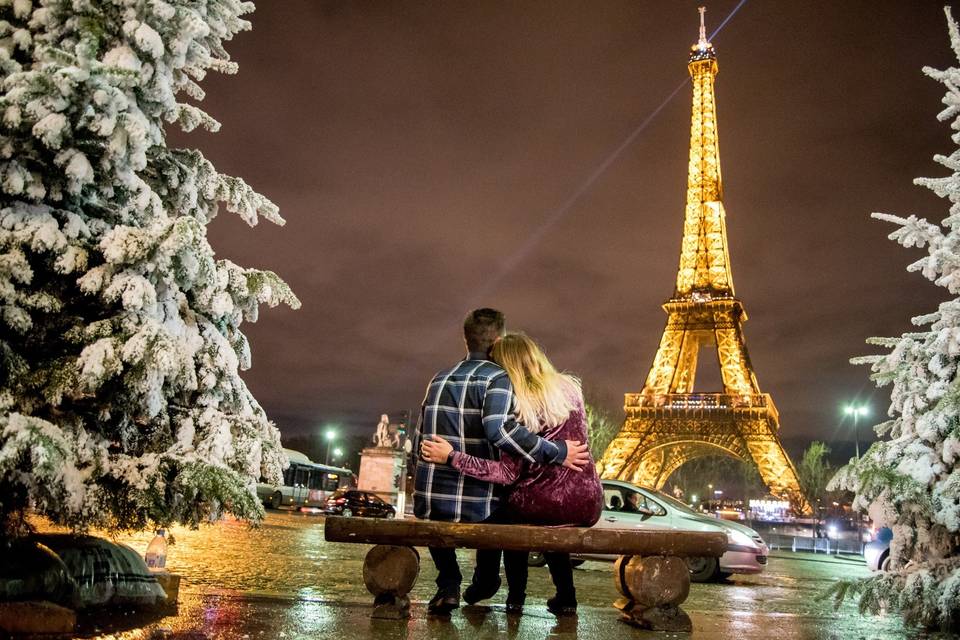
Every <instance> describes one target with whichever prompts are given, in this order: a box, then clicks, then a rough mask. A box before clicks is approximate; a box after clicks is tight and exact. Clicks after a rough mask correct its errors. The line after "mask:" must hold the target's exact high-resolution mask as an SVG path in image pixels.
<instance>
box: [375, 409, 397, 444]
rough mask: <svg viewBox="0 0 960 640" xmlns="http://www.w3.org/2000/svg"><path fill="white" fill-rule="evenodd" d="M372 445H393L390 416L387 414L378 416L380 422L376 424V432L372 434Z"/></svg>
mask: <svg viewBox="0 0 960 640" xmlns="http://www.w3.org/2000/svg"><path fill="white" fill-rule="evenodd" d="M373 445H374V446H375V447H393V446H394V445H393V438H392V437H391V436H390V417H389V416H387V414H385V413H384V414H383V415H381V416H380V422H379V423H378V424H377V432H376V433H375V434H373Z"/></svg>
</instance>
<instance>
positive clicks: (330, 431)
mask: <svg viewBox="0 0 960 640" xmlns="http://www.w3.org/2000/svg"><path fill="white" fill-rule="evenodd" d="M323 438H324V439H325V440H326V441H327V456H326V458H324V464H330V447H331V446H333V441H334V440H336V439H337V430H336V429H334V428H333V427H327V430H326V431H325V432H324V434H323Z"/></svg>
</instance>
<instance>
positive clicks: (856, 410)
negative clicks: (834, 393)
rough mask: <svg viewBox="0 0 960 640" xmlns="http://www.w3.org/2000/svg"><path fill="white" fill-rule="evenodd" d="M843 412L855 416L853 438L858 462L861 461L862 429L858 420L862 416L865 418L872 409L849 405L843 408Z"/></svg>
mask: <svg viewBox="0 0 960 640" xmlns="http://www.w3.org/2000/svg"><path fill="white" fill-rule="evenodd" d="M843 412H844V413H845V414H847V415H848V416H853V438H854V441H855V442H856V447H857V462H859V461H860V429H859V428H858V426H857V422H858V420H857V419H858V418H859V417H860V416H865V415H867V414H868V413H870V408H869V407H867V405H865V404H863V405H860V406H857V405H855V404H848V405H847V406H845V407H844V408H843Z"/></svg>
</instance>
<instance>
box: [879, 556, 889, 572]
mask: <svg viewBox="0 0 960 640" xmlns="http://www.w3.org/2000/svg"><path fill="white" fill-rule="evenodd" d="M880 571H890V554H889V553H888V554H887V555H885V556H883V560H881V561H880Z"/></svg>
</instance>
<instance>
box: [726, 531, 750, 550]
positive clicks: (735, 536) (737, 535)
mask: <svg viewBox="0 0 960 640" xmlns="http://www.w3.org/2000/svg"><path fill="white" fill-rule="evenodd" d="M727 542H729V543H730V544H733V545H737V546H740V547H755V546H757V543H756V542H754V541H753V539H752V538H750V536H748V535H747V534H745V533H743V532H742V531H736V530H730V531H727Z"/></svg>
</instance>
